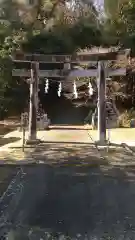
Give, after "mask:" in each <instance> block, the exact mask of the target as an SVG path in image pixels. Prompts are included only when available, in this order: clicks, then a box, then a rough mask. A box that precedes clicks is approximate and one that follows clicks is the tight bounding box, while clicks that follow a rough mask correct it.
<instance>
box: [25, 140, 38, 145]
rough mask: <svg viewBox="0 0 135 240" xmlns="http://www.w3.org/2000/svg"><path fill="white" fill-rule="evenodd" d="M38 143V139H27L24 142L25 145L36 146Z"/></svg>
mask: <svg viewBox="0 0 135 240" xmlns="http://www.w3.org/2000/svg"><path fill="white" fill-rule="evenodd" d="M40 143H41V140H40V139H27V140H26V142H25V144H26V145H36V144H40Z"/></svg>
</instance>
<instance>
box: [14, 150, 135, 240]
mask: <svg viewBox="0 0 135 240" xmlns="http://www.w3.org/2000/svg"><path fill="white" fill-rule="evenodd" d="M79 148H80V147H79V146H77V147H76V148H75V146H74V148H73V146H72V147H70V146H69V148H68V149H66V148H65V147H64V146H63V147H62V146H61V147H60V148H59V150H60V149H61V150H60V152H57V148H56V146H55V149H53V146H52V151H54V155H52V157H51V154H49V155H48V156H49V157H48V158H47V156H45V155H44V154H45V152H44V151H43V150H42V149H43V147H42V149H38V151H36V153H35V156H36V160H41V159H40V158H39V157H38V156H39V151H40V156H41V155H42V161H43V156H44V159H45V160H44V162H45V163H44V164H40V165H36V164H34V165H31V166H24V172H25V173H26V176H25V178H24V180H23V186H24V187H23V192H22V197H21V199H20V201H19V203H18V205H17V207H16V209H15V210H14V212H13V213H12V215H11V216H10V221H11V222H12V224H13V225H14V226H15V225H17V224H18V223H20V225H21V227H18V228H17V229H16V230H15V231H16V232H18V234H22V233H23V240H25V239H27V238H25V237H26V235H28V234H29V235H30V236H31V238H29V239H40V238H36V236H38V237H39V236H40V237H42V239H49V238H44V237H43V235H44V234H45V232H51V233H53V234H54V233H61V234H64V235H69V236H70V237H71V238H72V239H73V237H75V236H76V238H77V239H91V238H92V237H95V239H100V238H101V237H102V238H103V239H105V238H106V239H110V238H109V237H112V238H114V239H129V238H128V237H130V239H135V167H134V166H135V165H134V161H135V158H134V157H133V156H130V155H129V154H127V153H126V152H125V153H124V152H123V153H121V152H119V154H118V153H117V154H118V156H117V161H116V158H114V160H113V161H111V155H110V156H109V157H108V158H106V160H105V159H101V158H99V155H98V153H97V152H96V151H95V149H93V148H92V147H90V146H88V145H87V146H83V147H81V149H80V152H82V154H81V153H79V154H77V151H79ZM71 149H72V155H71ZM41 150H42V151H41ZM48 150H49V149H48ZM62 151H63V154H64V152H65V155H62ZM66 152H67V153H69V152H70V156H69V155H68V154H67V153H66ZM43 153H44V154H43ZM51 153H52V152H51ZM60 153H61V158H58V155H57V154H59V156H60ZM90 153H91V154H90ZM120 154H123V155H120ZM46 155H47V154H46ZM127 155H128V161H127V158H126V156H127ZM54 156H55V159H54ZM120 156H121V157H122V158H121V160H120ZM124 156H125V158H123V157H124ZM118 159H119V161H118ZM34 236H35V238H34ZM44 236H45V235H44ZM86 236H87V238H85V237H86ZM90 237H91V238H90ZM15 239H17V238H15ZM51 239H52V238H51Z"/></svg>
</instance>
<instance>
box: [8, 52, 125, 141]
mask: <svg viewBox="0 0 135 240" xmlns="http://www.w3.org/2000/svg"><path fill="white" fill-rule="evenodd" d="M129 53H130V50H129V49H127V50H125V51H124V52H121V51H116V50H115V51H107V52H102V53H100V52H98V53H95V54H93V53H78V54H76V55H75V56H71V55H42V54H34V55H32V54H27V55H24V56H23V57H18V56H16V57H15V59H14V60H13V61H14V62H22V63H25V62H26V63H31V70H30V69H13V71H12V76H13V77H15V76H20V77H26V78H31V79H33V80H32V81H31V83H30V89H31V93H30V95H31V97H30V114H29V115H30V118H29V141H28V142H31V141H33V142H36V131H37V130H36V106H37V103H36V101H35V99H36V98H35V97H34V96H36V95H37V91H38V88H37V85H38V79H39V78H43V77H45V78H52V77H55V78H63V77H65V78H68V79H73V78H76V77H97V79H98V133H99V140H98V142H99V143H100V144H105V143H106V99H105V89H106V77H111V76H123V75H126V68H119V69H115V70H113V69H111V68H106V66H105V62H108V61H109V60H115V61H116V60H118V59H119V57H120V56H123V57H122V58H120V61H121V59H122V60H123V58H125V59H128V56H129ZM91 62H96V63H98V67H97V68H96V69H88V70H86V69H77V70H76V69H68V71H66V75H65V71H63V72H62V71H61V70H40V68H39V65H40V63H50V64H51V63H52V64H53V63H66V64H67V63H68V64H71V65H72V64H75V63H76V64H78V63H81V64H83V63H85V64H86V63H87V64H88V63H91ZM63 73H64V74H63Z"/></svg>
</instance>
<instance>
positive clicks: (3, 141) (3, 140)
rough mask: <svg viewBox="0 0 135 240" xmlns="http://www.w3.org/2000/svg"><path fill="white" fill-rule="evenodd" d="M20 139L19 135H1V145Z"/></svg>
mask: <svg viewBox="0 0 135 240" xmlns="http://www.w3.org/2000/svg"><path fill="white" fill-rule="evenodd" d="M20 139H21V138H17V137H9V138H4V137H0V147H1V146H4V145H6V144H8V143H13V142H17V141H19V140H20Z"/></svg>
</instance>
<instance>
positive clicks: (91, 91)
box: [88, 82, 93, 96]
mask: <svg viewBox="0 0 135 240" xmlns="http://www.w3.org/2000/svg"><path fill="white" fill-rule="evenodd" d="M88 88H89V96H92V95H93V87H92V85H91V82H89V85H88Z"/></svg>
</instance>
